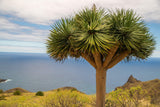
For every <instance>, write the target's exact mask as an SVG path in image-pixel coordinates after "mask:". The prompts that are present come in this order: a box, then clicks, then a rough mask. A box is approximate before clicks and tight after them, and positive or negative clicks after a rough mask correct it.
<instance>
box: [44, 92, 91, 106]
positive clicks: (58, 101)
mask: <svg viewBox="0 0 160 107" xmlns="http://www.w3.org/2000/svg"><path fill="white" fill-rule="evenodd" d="M42 102H43V104H42V105H43V106H44V107H85V103H87V102H88V99H87V98H86V96H85V95H83V94H80V93H79V92H76V91H72V92H71V91H70V90H63V91H59V92H58V93H53V94H51V95H49V96H47V97H46V98H45V100H43V101H42Z"/></svg>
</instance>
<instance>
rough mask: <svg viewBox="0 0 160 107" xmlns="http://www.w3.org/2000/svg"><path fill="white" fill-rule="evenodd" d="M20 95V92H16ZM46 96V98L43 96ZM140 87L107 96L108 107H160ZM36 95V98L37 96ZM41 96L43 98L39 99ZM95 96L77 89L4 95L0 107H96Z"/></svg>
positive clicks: (0, 98)
mask: <svg viewBox="0 0 160 107" xmlns="http://www.w3.org/2000/svg"><path fill="white" fill-rule="evenodd" d="M14 93H16V94H17V93H18V94H19V91H15V92H14ZM42 93H43V95H44V94H45V96H41V95H42ZM147 93H148V92H147V91H146V90H143V89H142V88H141V87H140V86H137V87H131V88H130V89H126V90H123V89H121V88H118V89H117V90H115V91H112V92H110V93H108V94H107V95H106V100H105V106H106V107H159V106H160V104H159V103H158V102H159V100H160V99H156V98H155V99H153V98H152V99H151V96H149V95H148V94H147ZM35 94H36V96H35ZM38 96H41V97H38ZM95 102H96V97H95V95H86V94H84V93H81V92H79V91H77V90H75V89H67V90H63V89H58V90H53V91H47V92H42V91H38V92H37V93H23V94H20V95H19V96H15V95H13V93H3V94H2V95H1V96H0V107H95V104H96V103H95Z"/></svg>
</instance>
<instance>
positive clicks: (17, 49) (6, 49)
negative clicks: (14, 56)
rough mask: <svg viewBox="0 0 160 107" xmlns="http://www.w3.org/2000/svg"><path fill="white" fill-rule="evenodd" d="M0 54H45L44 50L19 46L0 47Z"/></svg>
mask: <svg viewBox="0 0 160 107" xmlns="http://www.w3.org/2000/svg"><path fill="white" fill-rule="evenodd" d="M0 50H1V52H25V53H46V51H45V48H38V47H20V46H0Z"/></svg>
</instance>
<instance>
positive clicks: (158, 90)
mask: <svg viewBox="0 0 160 107" xmlns="http://www.w3.org/2000/svg"><path fill="white" fill-rule="evenodd" d="M137 86H140V87H142V89H144V90H146V91H147V92H148V94H149V95H150V96H151V97H153V96H155V95H158V96H160V79H154V80H150V81H144V82H142V81H140V80H137V79H136V78H134V77H133V76H132V75H131V76H130V77H129V78H128V81H127V82H126V83H125V84H124V85H123V86H120V87H117V88H116V89H115V90H117V89H118V88H121V89H123V90H125V89H130V88H131V87H137Z"/></svg>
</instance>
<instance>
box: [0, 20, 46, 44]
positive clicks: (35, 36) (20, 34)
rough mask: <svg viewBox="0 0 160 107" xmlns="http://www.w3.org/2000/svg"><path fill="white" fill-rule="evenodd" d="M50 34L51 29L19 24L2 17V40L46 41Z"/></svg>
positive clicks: (0, 24)
mask: <svg viewBox="0 0 160 107" xmlns="http://www.w3.org/2000/svg"><path fill="white" fill-rule="evenodd" d="M48 34H49V30H42V29H38V28H34V27H30V26H22V25H18V24H15V23H12V22H10V21H9V20H8V19H6V18H4V17H0V39H2V40H16V41H32V42H33V41H34V42H45V40H46V39H47V36H48Z"/></svg>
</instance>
